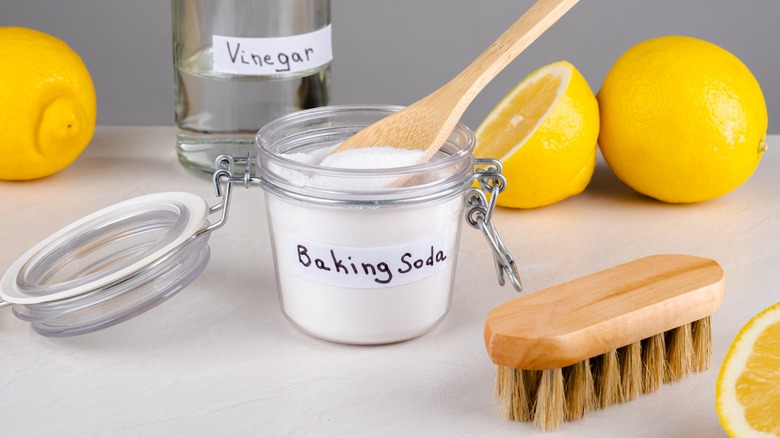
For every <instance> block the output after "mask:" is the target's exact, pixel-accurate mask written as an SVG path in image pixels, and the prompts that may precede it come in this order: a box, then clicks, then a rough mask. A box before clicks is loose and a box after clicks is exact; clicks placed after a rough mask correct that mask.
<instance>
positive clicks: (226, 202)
mask: <svg viewBox="0 0 780 438" xmlns="http://www.w3.org/2000/svg"><path fill="white" fill-rule="evenodd" d="M234 164H240V165H242V166H244V174H243V175H241V176H234V175H233V165H234ZM254 164H255V157H254V156H253V155H252V154H251V153H249V154H247V156H246V157H241V158H236V157H234V156H232V155H227V154H225V155H220V156H218V157H217V159H216V160H214V165H215V167H216V170H215V171H214V173H213V174H212V176H211V182H212V184H214V191H215V193H216V195H217V197H218V198H222V200H221V201H220V202H219V204H217V205H214V206H211V207H209V215H211V214H214V213H216V212H218V211H221V212H222V215H221V216H220V218H219V220H218V221H216V222H214V223H213V224H210V225H209V226H207V227H205V228H203V229H201V230H199V231H198V232H197V233H195V235H194V237H199V236H201V235H203V234H205V233H210V232H212V231H214V230H216V229H217V228H220V227H222V226H223V225H225V223H226V222H227V219H228V212H229V211H230V199H231V195H232V193H233V184H234V183H243V185H244V187H245V188H249V186H250V185H251V184H252V183H257V182H259V181H260V180H259V179H258V178H255V177H253V176H252V169H253V168H254ZM223 186H224V188H223Z"/></svg>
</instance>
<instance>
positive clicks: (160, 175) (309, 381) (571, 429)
mask: <svg viewBox="0 0 780 438" xmlns="http://www.w3.org/2000/svg"><path fill="white" fill-rule="evenodd" d="M768 143H769V145H770V146H769V151H768V152H767V153H766V154H765V156H764V158H763V161H762V163H761V164H760V166H759V168H758V170H757V172H756V173H755V174H754V175H753V177H752V178H751V179H750V180H748V181H747V182H746V183H745V184H744V185H742V186H741V187H740V188H738V189H737V190H735V191H734V192H732V193H730V194H728V195H726V196H723V197H721V198H719V199H716V200H713V201H709V202H705V203H700V204H695V205H669V204H663V203H660V202H657V201H653V200H651V199H648V198H644V197H642V196H639V195H637V194H635V193H634V192H633V191H631V190H630V189H628V188H627V187H625V186H623V185H622V184H621V183H620V182H619V181H618V180H617V179H616V178H615V177H614V176H613V174H612V173H611V172H610V171H609V169H608V168H607V167H606V166H605V165H604V164H603V162H599V164H598V167H597V169H596V173H595V175H594V177H593V180H592V182H591V184H590V186H589V187H588V189H587V190H586V191H585V192H584V193H583V194H581V195H579V196H577V197H574V198H571V199H569V200H566V201H564V202H561V203H558V204H555V205H552V206H549V207H544V208H541V209H536V210H524V211H521V210H505V209H501V210H500V211H498V213H497V215H496V218H495V220H496V224H497V227H498V228H499V230H500V231H501V233H502V236H503V238H504V240H505V241H506V243H507V245H508V246H509V248H510V249H511V250H512V251H513V253H514V255H515V257H516V258H517V259H518V260H519V262H520V264H521V265H520V271H521V274H522V276H523V281H524V284H525V287H526V293H533V292H534V291H536V290H539V289H541V288H544V287H547V286H551V285H553V284H557V283H560V282H563V281H565V280H569V279H572V278H574V277H578V276H581V275H585V274H587V273H590V272H593V271H596V270H600V269H603V268H606V267H609V266H612V265H616V264H619V263H622V262H625V261H629V260H632V259H635V258H639V257H642V256H645V255H649V254H654V253H686V254H694V255H699V256H704V257H710V258H713V259H715V260H717V261H719V262H720V263H721V264H722V266H723V267H724V269H725V271H726V278H727V291H726V297H725V299H724V302H723V305H722V307H721V309H720V310H719V311H718V312H717V313H716V314H715V315H714V317H713V338H714V357H713V367H712V369H711V370H709V371H707V372H704V373H700V374H697V375H694V376H691V377H688V378H686V379H685V380H683V381H681V382H678V383H674V384H668V385H665V386H664V387H663V389H662V390H661V391H659V392H657V393H653V394H649V395H644V396H642V397H641V398H639V399H637V400H635V401H632V402H630V403H625V404H622V405H618V406H614V407H610V408H608V409H605V410H602V411H599V412H593V413H590V414H589V415H588V416H586V417H585V419H583V420H581V421H577V422H574V423H568V424H564V425H563V427H562V428H561V429H559V430H558V431H557V432H555V433H554V434H553V435H546V434H542V433H541V432H539V431H537V430H536V429H535V428H534V427H532V426H531V425H528V424H521V423H515V422H507V421H505V420H503V419H502V418H501V417H500V416H499V413H498V408H497V406H496V404H495V402H494V400H493V398H492V386H493V375H494V366H493V364H492V363H491V362H490V360H489V359H488V357H487V355H486V353H485V348H484V345H483V339H482V328H483V322H484V318H485V316H486V315H487V313H488V311H489V310H490V309H491V308H493V307H494V306H496V305H498V304H499V303H501V302H504V301H506V300H509V299H512V298H515V297H516V296H517V295H516V293H515V292H514V291H513V290H511V289H510V288H509V287H504V288H500V287H498V285H497V284H496V281H495V276H494V271H493V267H492V262H491V258H490V252H489V249H488V246H487V244H486V242H485V241H484V239H483V237H482V235H481V233H480V232H479V231H477V230H474V229H471V228H468V227H466V226H464V231H463V234H462V238H461V247H460V254H459V260H458V263H459V265H458V268H457V281H456V285H455V290H454V297H453V301H452V308H451V310H450V312H449V315H448V316H447V317H446V319H445V320H444V321H443V322H442V323H441V324H440V325H439V326H438V327H437V328H435V329H434V330H433V331H432V332H430V333H428V334H426V335H424V336H422V337H419V338H417V339H414V340H411V341H407V342H403V343H398V344H394V345H385V346H376V347H356V346H347V345H339V344H334V343H329V342H326V341H321V340H318V339H316V338H313V337H310V336H308V335H305V334H303V333H300V332H299V331H297V330H296V329H295V328H293V327H292V326H291V325H290V323H288V322H287V320H286V319H285V317H284V316H283V314H282V312H281V310H280V308H279V301H278V298H277V294H276V283H275V279H274V274H273V259H272V255H271V250H270V247H269V237H268V232H267V222H266V217H265V212H264V205H263V200H262V189H260V188H259V187H252V188H250V189H246V190H245V189H243V188H241V187H239V188H238V189H237V190H235V193H234V204H233V208H232V211H231V214H230V220H229V222H228V224H227V225H226V226H225V228H222V229H220V230H218V231H216V232H215V233H214V235H213V236H212V238H211V241H210V245H211V248H212V256H211V262H210V264H209V266H208V267H207V268H206V270H205V271H204V272H203V274H202V275H201V276H200V277H199V278H198V279H197V280H196V281H195V282H194V283H192V284H191V285H190V286H189V287H188V288H187V289H185V290H184V291H183V292H181V293H179V294H178V295H176V296H175V297H173V298H172V299H171V300H170V301H168V302H166V303H164V304H163V305H161V306H159V307H157V308H155V309H152V310H151V311H149V312H147V313H145V314H143V315H141V316H139V317H136V318H134V319H132V320H130V321H127V322H124V323H122V324H119V325H117V326H115V327H112V328H109V329H106V330H103V331H100V332H97V333H93V334H88V335H83V336H79V337H74V338H68V339H49V338H45V337H42V336H40V335H37V334H36V333H34V332H33V331H32V329H31V328H30V327H29V325H28V324H27V323H25V322H23V321H21V320H18V319H16V318H15V317H14V315H13V314H12V313H11V311H10V309H8V308H6V309H2V311H0V364H1V365H2V370H3V371H2V374H3V378H2V379H0V435H2V436H25V437H28V436H58V437H64V436H69V437H70V436H79V437H81V436H269V437H277V436H278V437H282V436H294V437H297V436H303V437H307V436H314V437H318V436H360V437H363V436H382V437H384V436H393V437H395V436H403V437H412V436H423V437H434V436H447V437H455V436H457V437H481V436H491V437H499V436H507V437H518V436H542V435H544V436H560V437H566V436H577V437H588V436H594V437H595V436H647V437H661V436H663V437H705V436H706V437H717V436H723V435H724V432H723V431H722V429H721V427H720V425H719V423H718V419H717V414H716V412H715V408H714V394H715V380H716V377H717V371H718V369H719V367H720V364H721V362H722V360H723V358H724V356H725V354H726V351H727V348H728V346H729V344H730V342H731V340H732V339H733V338H734V336H735V335H736V333H737V331H738V330H739V328H740V327H741V326H742V325H743V324H744V323H745V322H747V320H748V319H749V318H750V317H751V316H752V315H754V314H755V313H757V312H759V311H760V310H762V309H764V308H765V307H767V306H769V305H770V304H772V303H774V302H776V301H778V300H780V269H778V263H780V245H779V243H780V226H778V225H779V222H780V198H778V187H780V149H776V148H773V145H775V144H780V136H773V137H770V138H769V141H768ZM173 145H174V130H173V128H171V127H99V128H98V130H97V132H96V134H95V137H94V138H93V140H92V142H91V144H90V145H89V147H88V148H87V150H86V151H85V152H84V154H83V155H82V156H81V157H79V159H78V160H77V161H76V162H75V163H74V164H73V165H72V166H70V167H69V168H67V169H65V170H64V171H62V172H60V173H58V174H56V175H54V176H51V177H49V178H45V179H41V180H38V181H32V182H23V183H10V182H0V201H2V202H0V209H1V210H0V212H1V213H0V215H1V216H2V223H3V227H2V229H0V248H2V251H1V252H0V269H2V270H3V271H4V270H5V269H6V268H7V267H8V266H9V265H10V264H11V263H12V262H13V261H14V260H15V259H16V258H17V257H18V256H19V255H21V254H22V253H23V252H24V251H25V250H27V249H28V248H29V247H30V246H32V245H33V244H35V243H37V242H38V241H39V240H41V239H43V238H44V237H46V236H48V235H49V234H50V233H52V232H54V231H56V230H58V229H59V228H60V227H62V226H63V225H66V224H68V223H70V222H71V221H73V220H76V219H78V218H80V217H81V216H84V215H85V214H87V213H90V212H92V211H94V210H97V209H99V208H102V207H104V206H106V205H109V204H112V203H115V202H118V201H121V200H124V199H127V198H130V197H134V196H138V195H142V194H147V193H153V192H159V191H169V190H184V191H189V192H192V193H195V194H198V195H201V196H203V197H204V198H205V199H206V200H207V201H209V203H214V202H215V198H214V195H213V192H212V187H211V185H210V182H209V181H208V180H207V179H205V178H203V177H199V176H196V175H194V174H192V173H189V172H187V171H185V170H183V169H182V168H181V166H180V165H179V164H178V162H177V159H176V157H175V153H174V146H173Z"/></svg>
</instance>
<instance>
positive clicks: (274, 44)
mask: <svg viewBox="0 0 780 438" xmlns="http://www.w3.org/2000/svg"><path fill="white" fill-rule="evenodd" d="M331 39H332V38H331V25H330V24H329V25H327V26H325V27H323V28H321V29H319V30H316V31H314V32H309V33H305V34H301V35H294V36H287V37H275V38H241V37H232V36H220V35H214V36H212V44H213V46H212V47H213V51H214V66H213V68H214V72H216V73H227V74H236V75H244V76H290V75H295V74H299V73H303V72H311V71H315V70H317V69H319V68H321V67H323V66H325V65H327V64H328V63H330V62H331V61H332V60H333V49H332V44H331Z"/></svg>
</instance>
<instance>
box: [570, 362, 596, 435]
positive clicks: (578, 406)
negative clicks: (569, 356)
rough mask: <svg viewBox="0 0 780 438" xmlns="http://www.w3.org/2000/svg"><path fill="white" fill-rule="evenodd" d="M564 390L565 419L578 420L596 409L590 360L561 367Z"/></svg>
mask: <svg viewBox="0 0 780 438" xmlns="http://www.w3.org/2000/svg"><path fill="white" fill-rule="evenodd" d="M563 373H564V378H565V392H566V421H573V420H579V419H580V418H582V417H583V416H585V414H587V413H588V412H590V411H592V410H594V409H596V390H595V388H594V387H593V372H592V371H591V369H590V360H589V359H585V360H584V361H582V362H577V363H575V364H574V365H569V366H567V367H566V368H564V369H563Z"/></svg>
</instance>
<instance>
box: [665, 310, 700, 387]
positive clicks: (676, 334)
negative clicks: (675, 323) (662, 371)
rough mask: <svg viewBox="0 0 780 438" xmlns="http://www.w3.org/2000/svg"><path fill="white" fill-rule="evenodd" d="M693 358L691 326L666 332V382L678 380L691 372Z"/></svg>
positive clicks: (687, 325) (686, 325)
mask: <svg viewBox="0 0 780 438" xmlns="http://www.w3.org/2000/svg"><path fill="white" fill-rule="evenodd" d="M693 356H694V354H693V334H692V333H691V324H685V325H683V326H680V327H677V328H676V329H672V330H670V331H668V332H667V337H666V363H667V367H666V375H665V379H666V381H667V382H673V381H675V380H680V379H682V378H683V377H685V376H687V375H688V374H690V373H691V372H693Z"/></svg>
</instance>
